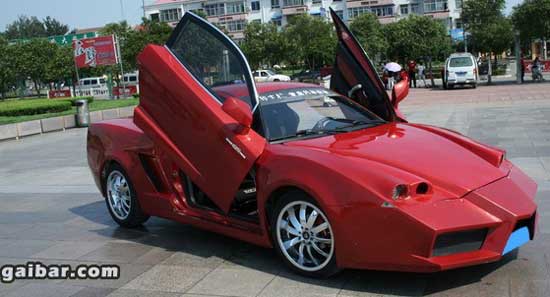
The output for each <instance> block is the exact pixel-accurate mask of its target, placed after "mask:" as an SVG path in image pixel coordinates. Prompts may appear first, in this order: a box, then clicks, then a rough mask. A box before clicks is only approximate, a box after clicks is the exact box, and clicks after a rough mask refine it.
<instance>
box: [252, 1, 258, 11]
mask: <svg viewBox="0 0 550 297" xmlns="http://www.w3.org/2000/svg"><path fill="white" fill-rule="evenodd" d="M250 5H251V6H252V11H258V10H260V1H252V2H250Z"/></svg>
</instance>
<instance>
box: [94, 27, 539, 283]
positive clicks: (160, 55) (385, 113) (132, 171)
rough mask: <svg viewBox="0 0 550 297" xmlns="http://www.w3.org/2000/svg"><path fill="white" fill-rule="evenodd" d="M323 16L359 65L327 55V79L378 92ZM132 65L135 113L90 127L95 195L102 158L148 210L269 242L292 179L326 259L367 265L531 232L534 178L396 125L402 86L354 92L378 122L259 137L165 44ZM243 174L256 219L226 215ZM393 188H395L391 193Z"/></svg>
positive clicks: (486, 245)
mask: <svg viewBox="0 0 550 297" xmlns="http://www.w3.org/2000/svg"><path fill="white" fill-rule="evenodd" d="M335 22H336V25H337V29H338V33H339V38H340V43H339V45H340V46H346V50H347V51H348V52H351V53H352V54H353V56H354V57H355V60H353V61H355V62H357V65H352V66H357V67H359V68H360V69H362V70H363V71H364V72H363V76H362V77H358V76H357V74H350V73H352V72H353V71H352V70H350V67H351V66H350V64H349V61H351V60H346V58H345V56H343V55H342V54H341V52H339V55H338V56H337V58H336V63H335V66H334V70H333V80H334V81H335V82H333V85H332V86H333V87H332V88H333V89H335V90H337V91H339V92H344V91H345V90H346V89H345V88H343V87H342V83H341V80H340V85H338V84H339V79H342V78H343V80H344V81H346V82H347V84H346V85H347V89H349V86H353V85H356V83H357V82H361V81H362V80H365V82H366V83H370V84H371V85H370V86H369V87H370V88H374V89H375V90H377V89H378V88H380V92H384V94H385V91H383V85H382V84H381V82H380V79H379V78H378V77H377V76H376V72H375V71H374V67H372V64H370V61H369V60H368V59H367V58H366V55H365V54H364V52H362V49H361V48H360V47H359V46H358V45H357V44H356V43H355V39H354V38H353V36H352V35H351V33H349V32H348V31H347V28H346V27H345V26H344V25H343V23H340V22H339V20H338V19H335ZM139 64H140V89H141V99H140V104H139V106H138V107H137V108H136V110H135V114H134V118H133V119H120V120H112V121H104V122H100V123H96V124H93V125H91V126H90V128H89V134H88V161H89V165H90V168H91V170H92V172H93V175H94V178H95V181H96V183H97V185H98V187H99V188H100V190H101V191H102V193H103V194H104V195H105V194H106V189H105V178H106V173H105V170H106V168H107V167H108V166H109V164H111V163H113V162H116V163H117V164H120V166H121V167H123V168H124V169H125V171H126V172H127V173H128V175H129V178H130V179H131V180H132V181H133V184H134V186H135V190H136V192H137V193H138V195H137V197H138V200H139V204H140V205H141V208H142V209H143V211H144V212H145V213H146V214H147V215H151V216H159V217H163V218H167V219H170V220H174V221H178V222H182V223H186V224H192V225H194V226H197V227H199V228H203V229H206V230H209V231H213V232H218V233H221V234H223V235H226V236H231V237H234V238H237V239H240V240H244V241H247V242H250V243H253V244H256V245H260V246H264V247H272V246H274V243H273V241H272V239H271V237H270V224H269V216H270V211H271V210H272V207H273V204H274V201H276V200H277V199H278V198H279V197H280V196H281V195H282V194H283V193H285V191H289V190H290V189H299V190H300V191H303V192H304V193H307V194H308V195H309V196H310V197H313V199H315V201H316V202H317V203H318V205H319V206H320V208H321V209H322V210H324V212H325V213H326V216H327V217H328V219H329V220H330V222H331V224H332V226H333V231H334V236H335V247H336V249H335V254H336V263H337V265H338V267H341V268H360V269H377V270H400V271H417V272H434V271H440V270H446V269H452V268H456V267H463V266H469V265H475V264H480V263H487V262H492V261H497V260H499V259H500V258H501V257H502V255H503V253H504V252H505V248H506V246H507V244H508V243H509V240H510V239H509V238H510V236H511V234H512V233H513V232H514V231H516V230H518V229H520V228H523V227H526V228H527V229H528V231H529V237H530V239H532V238H533V236H534V233H535V229H536V228H535V227H536V220H537V219H536V218H537V215H536V204H535V202H534V197H535V193H536V184H535V182H534V181H533V180H531V179H530V178H529V177H528V176H526V175H525V174H524V173H522V172H521V170H519V169H518V168H517V167H515V166H514V165H512V164H511V163H510V162H509V161H507V160H506V159H505V157H504V152H503V151H502V150H500V149H496V148H492V147H489V146H487V145H484V144H481V143H478V142H476V141H474V140H471V139H469V138H467V137H465V136H462V135H460V134H458V133H455V132H452V131H449V130H446V129H442V128H436V127H433V126H428V125H420V124H411V123H407V122H406V121H405V120H404V117H403V116H402V115H400V113H399V112H398V111H397V104H398V101H400V100H401V99H402V98H403V97H404V96H406V94H407V92H408V89H407V86H406V85H407V82H404V83H403V84H400V85H398V86H397V87H396V89H394V94H393V99H392V100H390V99H389V98H387V95H383V96H385V97H384V98H386V99H384V100H385V101H384V102H383V103H380V104H382V105H379V104H373V103H372V102H370V101H369V102H368V103H364V102H363V103H362V101H368V98H355V99H354V100H355V101H356V102H358V103H359V104H366V105H370V107H371V108H372V110H374V111H375V113H376V114H377V115H379V116H380V117H382V118H385V119H386V120H387V123H385V124H383V125H378V126H375V127H371V128H366V129H360V130H356V131H352V132H348V133H342V134H336V135H326V136H324V137H316V138H308V139H296V140H293V141H286V142H285V141H283V142H269V141H267V140H266V138H264V137H263V136H262V135H260V134H259V133H257V132H256V131H254V130H253V129H249V130H246V127H241V126H242V125H240V124H241V123H243V122H246V121H247V120H250V121H251V119H248V118H247V114H246V113H244V114H239V113H237V112H235V110H237V111H238V110H240V107H241V106H239V105H238V104H239V103H235V102H232V103H231V105H230V104H225V103H224V104H223V105H221V104H220V103H219V102H216V101H215V100H212V99H211V95H210V94H209V93H208V92H209V89H207V88H205V87H203V86H202V85H201V84H200V83H199V81H197V79H196V78H195V77H193V75H192V73H191V72H190V71H188V70H187V69H186V67H184V66H183V65H182V64H181V63H180V62H179V61H178V59H177V58H176V56H175V55H174V54H173V53H171V52H170V49H169V48H168V47H161V46H153V45H151V46H148V47H147V48H146V49H145V50H144V51H143V53H141V55H140V56H139ZM300 87H304V88H305V87H311V88H313V87H317V86H311V85H306V84H296V83H264V84H257V85H256V86H255V88H257V93H258V94H259V95H260V97H261V95H262V94H267V93H270V92H276V91H281V90H286V89H292V88H300ZM246 90H247V89H246V88H245V87H244V86H243V84H239V85H229V86H222V87H217V92H218V94H220V93H221V94H224V96H226V97H227V98H240V97H242V96H243V95H246ZM243 92H244V93H243ZM380 94H381V93H380ZM365 97H368V96H365ZM231 100H233V99H231ZM233 101H239V100H233ZM226 102H227V99H226ZM239 102H241V101H239ZM381 106H382V107H381ZM388 106H389V107H390V108H391V111H390V110H388V109H387V108H386V107H388ZM229 108H233V110H229ZM228 113H230V114H232V115H233V116H230V115H229V114H228ZM235 115H238V116H237V117H239V118H235ZM245 126H246V125H245ZM243 128H244V129H245V130H246V131H243ZM251 170H252V171H251ZM251 172H252V173H253V174H254V179H255V188H256V198H255V199H256V203H257V218H258V220H257V221H251V220H246V219H242V218H239V217H236V216H232V215H231V209H232V205H234V200H235V195H236V192H237V191H238V190H239V185H240V184H241V183H242V181H243V179H245V178H246V176H247V175H249V174H250V173H251ZM182 176H185V177H186V178H188V180H191V181H192V182H193V183H194V184H195V185H197V186H198V187H200V188H201V189H202V190H203V191H204V192H205V193H206V194H207V195H208V196H209V197H210V198H211V200H212V202H213V203H214V204H215V205H216V207H217V208H218V211H214V210H208V209H203V208H197V207H194V206H193V205H192V204H191V203H190V202H189V200H188V197H189V195H190V194H189V193H188V192H187V190H186V184H185V179H184V178H182ZM399 185H402V186H403V187H404V188H401V190H402V191H401V192H399V193H397V194H398V196H399V195H401V196H400V197H396V195H395V194H396V189H397V188H396V187H397V186H399Z"/></svg>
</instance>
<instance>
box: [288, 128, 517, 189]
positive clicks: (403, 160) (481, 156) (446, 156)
mask: <svg viewBox="0 0 550 297" xmlns="http://www.w3.org/2000/svg"><path fill="white" fill-rule="evenodd" d="M285 145H288V146H292V147H302V148H304V149H315V150H317V151H319V150H321V151H324V152H326V153H328V154H331V155H332V156H336V157H337V158H340V159H341V160H342V162H354V166H357V162H361V160H368V161H370V162H377V163H381V164H383V165H384V166H391V167H393V168H394V169H398V170H401V171H405V172H406V173H408V174H412V175H414V176H417V177H418V178H420V179H423V180H425V181H428V182H430V183H432V185H434V186H436V187H439V188H441V189H444V190H445V191H446V192H448V193H450V194H452V195H455V197H461V196H463V195H465V194H466V193H468V192H470V191H472V190H475V189H477V188H479V187H482V186H484V185H487V184H489V183H491V182H493V181H495V180H497V179H499V178H502V177H504V176H506V175H507V174H508V172H509V168H505V167H506V166H499V165H500V162H493V161H492V160H493V159H494V158H491V157H492V155H494V154H502V153H503V152H502V151H500V150H497V149H493V148H490V147H488V146H485V145H482V144H479V143H477V142H474V141H472V140H470V139H468V138H466V137H463V136H461V135H459V134H457V133H454V132H450V131H447V130H444V129H440V128H435V127H431V126H422V125H414V124H405V123H388V124H384V125H380V126H377V127H372V128H368V129H362V130H357V131H353V132H349V133H341V134H336V135H331V136H326V137H320V138H312V139H306V140H299V141H292V142H287V143H286V144H285ZM501 158H502V157H501ZM365 164H367V162H365ZM365 166H367V165H365ZM352 167H353V166H352ZM367 172H368V170H367ZM346 174H353V172H349V173H346Z"/></svg>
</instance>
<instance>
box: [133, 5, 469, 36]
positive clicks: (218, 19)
mask: <svg viewBox="0 0 550 297" xmlns="http://www.w3.org/2000/svg"><path fill="white" fill-rule="evenodd" d="M462 1H463V0H155V1H153V2H151V3H150V4H149V5H146V6H145V7H144V10H145V15H146V16H147V17H148V18H150V19H153V20H158V21H162V22H167V23H168V24H170V25H171V26H175V25H176V24H177V22H178V21H179V19H180V18H181V16H182V15H183V13H184V12H185V11H202V12H204V13H205V14H206V16H207V19H208V21H210V22H212V23H215V24H217V25H218V26H221V27H224V28H225V29H226V30H227V32H229V35H231V37H232V38H233V39H235V40H237V41H238V40H239V39H242V38H243V36H244V35H243V32H244V27H245V25H246V24H247V23H248V22H261V23H267V22H273V23H275V24H276V25H278V26H284V25H286V24H287V23H288V21H289V20H290V19H291V18H292V17H293V16H295V15H297V14H302V13H307V14H310V15H312V16H316V17H321V18H327V19H330V16H329V13H328V10H329V7H330V8H332V9H334V11H336V13H337V14H338V15H339V16H340V17H341V18H342V19H343V20H344V21H351V20H352V19H353V18H355V17H357V16H359V15H361V14H363V13H367V12H372V13H374V14H376V15H377V16H378V19H379V20H380V23H382V24H386V23H391V22H395V21H397V20H399V19H400V18H403V17H407V16H408V15H410V14H419V15H426V16H430V17H433V18H434V19H437V20H440V21H441V22H442V23H444V24H445V26H446V27H447V28H448V29H449V30H451V29H460V28H461V27H462V23H461V21H460V12H461V8H462ZM411 30H414V28H411Z"/></svg>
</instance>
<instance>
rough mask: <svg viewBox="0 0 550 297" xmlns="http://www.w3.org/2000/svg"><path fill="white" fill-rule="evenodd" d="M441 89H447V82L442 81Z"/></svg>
mask: <svg viewBox="0 0 550 297" xmlns="http://www.w3.org/2000/svg"><path fill="white" fill-rule="evenodd" d="M443 89H444V90H447V89H448V86H447V83H446V82H445V81H443Z"/></svg>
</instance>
